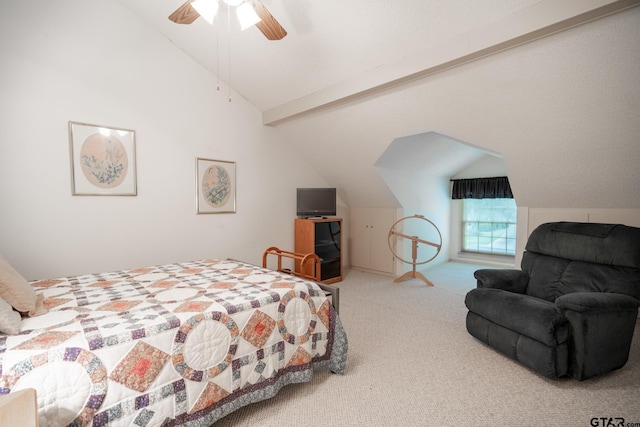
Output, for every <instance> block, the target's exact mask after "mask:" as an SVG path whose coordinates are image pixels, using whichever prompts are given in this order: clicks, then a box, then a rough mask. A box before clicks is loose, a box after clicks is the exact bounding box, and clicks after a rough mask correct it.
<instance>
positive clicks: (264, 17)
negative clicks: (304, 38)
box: [169, 0, 287, 40]
mask: <svg viewBox="0 0 640 427" xmlns="http://www.w3.org/2000/svg"><path fill="white" fill-rule="evenodd" d="M222 1H224V2H225V3H226V4H227V5H228V6H233V7H236V14H237V15H238V19H239V20H240V26H241V28H242V29H243V30H244V29H245V28H248V27H250V26H252V25H255V26H256V27H258V29H259V30H260V31H261V32H262V34H264V35H265V37H266V38H267V39H269V40H280V39H282V38H284V36H286V35H287V31H286V30H285V29H284V28H282V25H280V23H279V22H278V21H277V20H276V19H275V18H274V17H273V15H271V13H270V12H269V11H268V10H267V8H266V7H264V5H263V4H262V3H261V2H260V0H222ZM218 2H219V0H187V1H186V2H185V3H184V4H183V5H182V6H180V7H179V8H177V9H176V10H175V11H174V12H173V13H172V14H171V15H169V19H170V20H171V21H173V22H175V23H176V24H191V23H192V22H193V21H195V20H196V19H198V17H200V16H202V17H203V18H204V19H206V20H207V22H209V23H210V24H213V19H214V18H215V16H216V13H217V12H218V6H219V4H218Z"/></svg>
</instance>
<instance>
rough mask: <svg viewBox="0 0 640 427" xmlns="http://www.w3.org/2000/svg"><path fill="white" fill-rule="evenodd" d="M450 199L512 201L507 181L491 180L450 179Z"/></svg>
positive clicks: (505, 178)
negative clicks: (451, 186) (451, 185)
mask: <svg viewBox="0 0 640 427" xmlns="http://www.w3.org/2000/svg"><path fill="white" fill-rule="evenodd" d="M451 181H452V182H453V188H452V190H451V198H452V199H513V193H512V192H511V186H510V185H509V179H508V178H507V177H506V176H498V177H493V178H471V179H452V180H451Z"/></svg>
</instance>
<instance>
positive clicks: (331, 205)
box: [296, 188, 336, 217]
mask: <svg viewBox="0 0 640 427" xmlns="http://www.w3.org/2000/svg"><path fill="white" fill-rule="evenodd" d="M296 199H297V205H296V206H297V209H296V212H297V215H298V216H299V217H312V216H335V214H336V189H335V188H298V190H297V198H296Z"/></svg>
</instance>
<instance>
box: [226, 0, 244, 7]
mask: <svg viewBox="0 0 640 427" xmlns="http://www.w3.org/2000/svg"><path fill="white" fill-rule="evenodd" d="M224 2H225V3H226V4H228V5H229V6H240V5H241V4H242V3H243V2H244V0H224Z"/></svg>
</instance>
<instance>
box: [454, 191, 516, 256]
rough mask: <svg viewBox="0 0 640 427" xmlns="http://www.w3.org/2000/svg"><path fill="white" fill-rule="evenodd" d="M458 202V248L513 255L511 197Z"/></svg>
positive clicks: (513, 221)
mask: <svg viewBox="0 0 640 427" xmlns="http://www.w3.org/2000/svg"><path fill="white" fill-rule="evenodd" d="M462 202H463V204H462V250H463V251H467V252H482V253H490V254H499V255H515V253H516V202H515V200H514V199H463V201H462Z"/></svg>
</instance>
